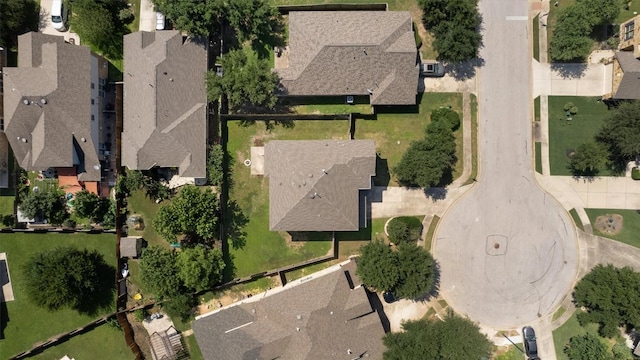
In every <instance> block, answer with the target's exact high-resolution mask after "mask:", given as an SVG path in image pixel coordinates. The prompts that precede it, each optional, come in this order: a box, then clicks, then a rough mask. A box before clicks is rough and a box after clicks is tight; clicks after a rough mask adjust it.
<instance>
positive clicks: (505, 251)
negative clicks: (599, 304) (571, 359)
mask: <svg viewBox="0 0 640 360" xmlns="http://www.w3.org/2000/svg"><path fill="white" fill-rule="evenodd" d="M479 8H480V12H481V14H482V18H483V26H484V32H483V36H484V39H483V43H484V47H483V48H482V49H481V53H480V55H481V57H482V58H483V59H484V66H483V67H481V68H480V69H479V73H478V102H479V119H480V124H479V137H478V138H479V141H478V142H479V151H480V159H481V162H480V176H479V178H478V180H479V182H478V183H477V184H476V185H475V186H474V187H473V188H472V189H471V191H469V192H468V193H466V194H465V195H463V196H462V197H461V198H460V199H459V200H458V201H457V202H456V203H455V204H454V205H453V206H452V207H451V208H450V209H449V210H448V212H447V213H445V215H444V217H443V218H442V220H441V221H440V223H439V226H438V228H437V230H436V239H435V243H434V256H435V257H436V259H437V260H438V262H439V264H440V268H441V287H440V289H441V295H442V296H443V297H444V298H445V299H446V300H447V302H448V303H449V304H450V305H451V306H452V307H453V308H454V309H455V310H456V311H457V312H459V313H463V314H466V315H468V316H469V317H470V318H471V319H473V320H476V321H479V322H480V323H482V324H484V325H487V326H491V327H493V328H494V329H512V328H516V329H519V328H521V327H522V326H523V325H526V324H530V323H532V322H534V321H538V319H539V318H540V317H544V316H545V315H548V314H550V313H552V312H553V311H554V310H555V308H556V307H557V306H558V305H559V304H560V302H561V301H562V299H563V298H564V296H565V295H566V294H567V292H568V291H569V290H570V289H571V288H572V286H573V282H574V280H575V278H576V274H577V266H578V259H577V240H576V235H575V230H574V227H573V225H572V222H571V220H570V219H569V217H568V214H567V213H566V212H565V211H564V210H563V209H562V208H561V207H560V205H559V203H557V202H556V201H555V200H554V199H553V198H552V197H551V196H549V195H548V194H546V193H545V192H543V191H541V189H540V188H539V187H538V185H537V184H536V182H535V179H534V178H533V175H532V161H531V158H532V155H531V152H532V149H533V146H532V144H531V135H532V134H531V124H530V121H531V113H530V99H531V90H530V84H531V68H530V67H531V58H530V55H529V47H528V44H529V42H528V34H527V32H528V29H527V27H528V25H529V17H528V15H527V14H528V2H527V1H526V0H514V1H506V0H481V1H480V4H479ZM506 44H508V46H507V45H506ZM542 336H543V337H544V338H546V337H547V336H548V335H547V334H542ZM552 349H553V346H550V347H547V346H544V347H541V354H540V357H541V358H543V359H554V358H555V354H554V353H553V351H552Z"/></svg>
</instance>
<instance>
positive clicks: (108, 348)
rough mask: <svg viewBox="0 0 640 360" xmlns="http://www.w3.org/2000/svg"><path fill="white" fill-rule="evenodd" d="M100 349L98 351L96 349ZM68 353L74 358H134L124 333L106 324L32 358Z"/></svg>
mask: <svg viewBox="0 0 640 360" xmlns="http://www.w3.org/2000/svg"><path fill="white" fill-rule="evenodd" d="M96 349H100V351H96ZM64 355H68V356H69V357H71V358H74V359H78V360H80V359H96V360H102V359H104V360H113V359H118V360H120V359H122V360H125V359H134V358H135V356H134V355H133V353H132V352H131V350H129V347H128V346H127V342H126V341H125V340H124V333H123V332H122V330H120V329H116V328H114V327H111V326H109V325H107V324H103V325H100V326H98V327H97V328H95V329H93V330H91V331H89V332H87V333H85V334H82V335H78V336H75V337H72V338H71V339H69V340H67V341H65V342H63V343H61V344H60V345H56V346H54V347H51V348H49V349H46V350H45V351H43V352H42V353H40V354H38V355H36V356H34V357H33V358H32V359H43V360H44V359H46V360H49V359H60V358H62V357H63V356H64Z"/></svg>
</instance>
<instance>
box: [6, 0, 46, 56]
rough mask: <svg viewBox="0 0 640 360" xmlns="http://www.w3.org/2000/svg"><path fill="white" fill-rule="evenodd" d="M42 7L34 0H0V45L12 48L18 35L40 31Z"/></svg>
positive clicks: (16, 41)
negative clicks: (39, 23)
mask: <svg viewBox="0 0 640 360" xmlns="http://www.w3.org/2000/svg"><path fill="white" fill-rule="evenodd" d="M39 13H40V7H39V6H38V3H36V2H35V1H33V0H0V19H2V21H0V36H1V37H0V45H2V46H4V47H6V48H8V49H11V48H12V47H14V46H15V45H16V44H17V43H18V35H21V34H24V33H26V32H29V31H38V22H39V19H40V16H39Z"/></svg>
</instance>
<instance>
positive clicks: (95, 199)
mask: <svg viewBox="0 0 640 360" xmlns="http://www.w3.org/2000/svg"><path fill="white" fill-rule="evenodd" d="M112 208H113V207H112V201H111V200H109V199H102V198H100V197H99V196H98V195H96V194H94V193H90V192H88V191H87V190H82V191H79V192H77V193H76V194H75V195H74V199H73V210H74V211H75V212H76V214H78V216H80V217H83V218H88V219H90V220H91V221H93V222H96V223H104V222H105V218H106V219H107V222H108V223H110V222H112V221H111V219H110V217H112V215H111V214H109V213H110V212H111V211H112V210H113V209H112Z"/></svg>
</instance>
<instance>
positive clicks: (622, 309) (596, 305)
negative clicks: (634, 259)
mask: <svg viewBox="0 0 640 360" xmlns="http://www.w3.org/2000/svg"><path fill="white" fill-rule="evenodd" d="M573 300H574V301H575V303H576V305H577V306H584V307H586V308H587V309H588V312H586V313H581V314H578V320H579V321H580V323H581V324H586V323H590V322H594V323H598V324H600V330H599V331H600V334H601V335H602V336H605V337H615V336H616V334H617V333H618V327H619V326H623V325H626V326H634V325H637V324H640V312H639V311H638V309H637V306H636V304H639V303H640V273H637V272H635V271H633V269H631V268H629V267H625V268H616V267H614V266H613V265H611V264H609V265H606V266H604V265H596V267H595V268H593V270H591V272H589V273H588V274H587V275H586V276H585V277H584V278H582V280H580V281H579V282H578V284H577V285H576V287H575V290H574V292H573Z"/></svg>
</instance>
